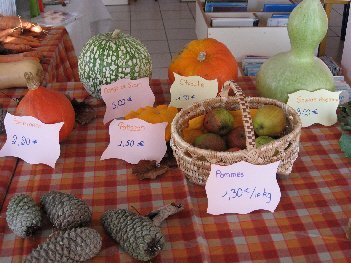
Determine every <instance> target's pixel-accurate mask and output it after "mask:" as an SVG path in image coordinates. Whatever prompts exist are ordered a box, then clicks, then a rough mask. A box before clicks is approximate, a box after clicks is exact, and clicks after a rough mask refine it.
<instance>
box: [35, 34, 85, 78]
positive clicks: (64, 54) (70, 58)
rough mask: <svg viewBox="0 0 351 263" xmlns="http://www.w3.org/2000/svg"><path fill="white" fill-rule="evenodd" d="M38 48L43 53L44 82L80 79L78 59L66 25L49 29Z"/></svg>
mask: <svg viewBox="0 0 351 263" xmlns="http://www.w3.org/2000/svg"><path fill="white" fill-rule="evenodd" d="M40 44H41V46H40V47H38V48H37V49H36V50H37V51H39V52H40V54H41V55H42V59H41V64H42V66H43V69H44V72H45V78H44V83H53V82H70V81H79V75H78V59H77V57H76V55H75V52H74V47H73V45H72V42H71V39H70V37H69V35H68V33H67V31H66V29H65V28H64V27H55V28H51V29H49V30H47V35H46V36H45V37H44V38H43V40H42V41H41V43H40Z"/></svg>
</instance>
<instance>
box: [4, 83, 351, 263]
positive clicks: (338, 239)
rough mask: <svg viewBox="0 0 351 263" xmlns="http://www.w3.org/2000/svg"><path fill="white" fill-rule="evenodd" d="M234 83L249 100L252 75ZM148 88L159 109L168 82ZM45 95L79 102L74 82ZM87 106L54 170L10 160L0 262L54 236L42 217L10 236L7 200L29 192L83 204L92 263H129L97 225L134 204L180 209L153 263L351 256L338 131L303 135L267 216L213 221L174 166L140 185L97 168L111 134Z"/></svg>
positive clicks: (127, 170)
mask: <svg viewBox="0 0 351 263" xmlns="http://www.w3.org/2000/svg"><path fill="white" fill-rule="evenodd" d="M239 85H240V86H241V87H242V89H243V91H244V93H245V94H246V95H254V94H255V87H254V83H253V82H252V81H251V79H250V78H243V79H240V81H239ZM151 86H152V89H153V90H154V92H155V95H156V97H157V102H158V103H167V102H169V99H170V96H169V86H168V84H167V82H165V81H157V80H154V81H152V83H151ZM51 88H53V89H58V88H59V89H60V90H61V91H64V90H70V91H72V90H74V92H73V93H72V94H73V95H74V94H75V95H74V96H78V95H79V96H80V99H82V98H84V97H85V96H86V93H85V91H84V90H83V88H82V84H80V83H67V84H64V83H60V84H53V85H51ZM95 108H96V109H97V111H98V117H97V119H96V120H95V121H93V122H92V123H90V124H88V125H87V126H77V127H75V129H74V131H73V133H72V134H71V135H70V136H69V138H68V139H67V140H66V141H65V142H63V143H62V144H61V156H60V158H59V159H58V162H57V164H56V167H55V169H52V168H51V167H48V166H46V165H29V164H27V163H25V162H24V161H22V160H19V161H18V164H17V167H16V169H15V172H14V175H13V178H12V181H11V183H10V185H9V188H8V193H7V195H6V198H5V201H4V206H3V208H2V210H1V215H0V237H1V238H0V262H22V261H23V260H24V258H25V256H26V255H28V254H29V253H30V252H31V250H32V249H33V248H35V247H37V245H38V244H39V243H41V242H43V241H44V240H46V239H47V237H48V236H49V235H50V234H51V233H52V231H53V230H52V227H51V225H50V223H48V221H47V219H46V220H45V222H46V223H45V224H44V227H43V229H42V230H41V231H40V232H39V233H38V234H37V235H36V236H35V237H33V238H30V239H22V238H18V237H16V236H15V235H14V234H13V233H12V232H11V231H10V230H9V228H8V227H7V224H6V221H5V211H6V207H7V205H8V202H9V200H10V198H11V197H12V196H13V195H14V194H16V193H28V194H30V195H31V196H32V197H33V198H34V199H35V200H36V201H39V199H40V197H41V196H42V195H43V194H44V193H45V192H47V191H49V190H59V191H63V192H67V193H72V194H74V195H76V196H77V197H79V198H82V199H84V200H85V201H86V202H87V203H88V204H89V206H90V207H91V209H92V212H93V222H92V224H91V226H92V227H93V228H94V229H96V230H97V231H99V233H100V234H101V236H102V238H103V247H102V250H101V252H100V253H99V255H98V256H97V257H95V258H94V259H93V260H92V261H91V262H136V261H134V260H133V259H132V258H131V257H130V256H129V255H128V254H126V253H125V252H124V251H123V250H121V249H120V248H119V246H118V245H117V244H116V243H115V242H114V241H113V240H112V239H111V238H110V237H108V236H107V235H106V234H105V232H104V230H103V228H102V226H101V224H100V218H101V216H102V214H103V213H104V212H105V211H106V210H108V209H114V208H128V209H131V210H133V208H132V206H133V207H135V208H136V209H137V210H138V211H139V213H141V214H146V213H148V212H149V211H151V210H154V209H156V208H159V207H161V206H163V205H165V204H169V203H171V202H177V203H182V204H183V205H184V207H185V209H184V210H183V211H182V212H180V213H178V214H176V215H173V216H171V217H170V218H168V219H167V220H166V221H165V222H164V223H163V225H162V231H163V233H164V235H165V238H166V240H167V242H166V246H165V247H164V249H163V250H162V252H161V254H160V255H159V256H158V257H157V258H156V259H155V261H154V262H239V261H240V262H245V261H247V262H252V261H253V262H267V261H269V262H321V261H328V262H346V261H347V259H350V258H351V241H349V240H347V239H346V238H345V227H346V225H347V221H348V218H350V217H351V209H350V208H351V207H350V203H351V195H350V184H351V179H350V178H351V177H350V167H351V160H350V159H347V158H345V157H344V155H343V153H342V152H341V151H340V149H339V146H338V139H339V137H340V135H341V132H340V130H339V129H338V128H337V127H336V126H333V127H322V126H320V125H315V126H313V127H312V128H304V129H303V130H302V134H301V150H300V155H299V158H298V159H297V161H296V162H295V164H294V168H293V172H292V173H291V175H290V176H286V177H280V178H279V180H278V183H279V185H280V188H281V193H282V196H281V200H280V203H279V205H278V207H277V209H276V211H275V212H274V213H271V212H267V211H262V210H260V211H254V212H252V213H250V214H247V215H239V214H226V215H219V216H212V215H209V214H207V212H206V210H207V198H206V193H205V189H204V187H201V186H198V185H194V184H191V183H189V182H188V181H187V180H186V179H185V177H184V175H183V174H182V172H181V171H180V170H179V169H177V168H175V169H172V170H171V171H169V172H167V173H166V174H164V175H162V176H160V177H159V178H157V179H156V180H152V181H149V180H143V181H139V180H138V179H137V177H136V176H135V175H133V174H132V173H131V168H132V165H130V164H127V163H126V162H124V161H122V160H118V159H110V160H104V161H101V160H100V157H101V154H102V152H103V151H104V150H105V149H106V147H107V145H108V143H109V134H108V126H105V125H103V122H102V118H103V115H104V109H105V107H104V105H103V103H96V104H95ZM1 142H3V137H1ZM0 160H2V159H0Z"/></svg>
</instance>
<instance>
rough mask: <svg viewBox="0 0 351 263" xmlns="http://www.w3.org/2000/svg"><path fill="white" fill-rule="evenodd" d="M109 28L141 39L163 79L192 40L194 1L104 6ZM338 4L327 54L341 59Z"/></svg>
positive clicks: (145, 0) (143, 1)
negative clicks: (110, 25)
mask: <svg viewBox="0 0 351 263" xmlns="http://www.w3.org/2000/svg"><path fill="white" fill-rule="evenodd" d="M107 9H108V10H109V12H110V13H111V16H112V19H113V27H114V28H119V29H121V30H123V31H124V32H126V33H129V34H131V35H133V36H135V37H136V38H138V39H139V40H141V41H142V42H143V43H144V44H145V45H146V47H147V48H148V50H149V52H150V54H151V57H152V63H153V75H152V77H153V78H155V79H157V78H160V79H166V78H168V77H167V69H168V65H169V64H170V62H171V59H172V56H174V55H175V54H177V53H178V52H179V51H180V50H181V49H182V48H183V47H184V45H185V44H187V43H188V42H190V41H191V40H193V39H196V34H195V2H180V0H158V1H154V0H129V5H120V6H107ZM342 12H343V6H342V5H334V6H333V11H332V14H331V19H330V21H329V30H328V40H327V55H328V56H331V57H333V58H334V59H335V60H336V61H337V62H340V60H341V54H342V49H343V41H340V31H341V21H342Z"/></svg>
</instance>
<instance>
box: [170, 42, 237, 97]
mask: <svg viewBox="0 0 351 263" xmlns="http://www.w3.org/2000/svg"><path fill="white" fill-rule="evenodd" d="M173 73H177V74H178V75H181V76H186V77H188V76H200V77H202V78H204V79H207V80H214V79H217V81H218V92H219V91H220V90H221V89H222V86H223V84H224V82H225V81H227V80H237V79H238V64H237V62H236V60H235V58H234V56H233V55H232V53H231V52H230V50H229V49H228V48H227V47H226V45H224V44H223V43H221V42H219V41H217V40H216V39H213V38H205V39H200V40H193V41H191V42H190V43H189V44H188V45H187V46H186V47H185V48H184V49H183V50H182V51H181V52H180V53H179V54H178V55H177V56H176V57H175V58H174V59H173V60H172V62H171V64H170V66H169V68H168V78H169V80H170V82H171V83H173V82H174V74H173Z"/></svg>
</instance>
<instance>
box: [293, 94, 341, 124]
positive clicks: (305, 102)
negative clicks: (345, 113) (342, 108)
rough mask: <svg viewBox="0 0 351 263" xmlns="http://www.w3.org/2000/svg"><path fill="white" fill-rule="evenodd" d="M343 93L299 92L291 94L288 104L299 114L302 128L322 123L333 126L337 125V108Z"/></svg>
mask: <svg viewBox="0 0 351 263" xmlns="http://www.w3.org/2000/svg"><path fill="white" fill-rule="evenodd" d="M340 93H341V91H335V92H332V91H329V90H325V89H320V90H316V91H313V92H311V91H307V90H299V91H297V92H294V93H291V94H289V99H288V102H287V104H288V105H289V106H290V107H292V108H294V109H295V110H296V112H297V113H298V114H299V116H300V118H301V122H302V127H308V126H311V125H312V124H314V123H320V124H322V125H324V126H331V125H333V124H335V123H336V121H337V116H336V108H337V107H338V105H339V95H340Z"/></svg>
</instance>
